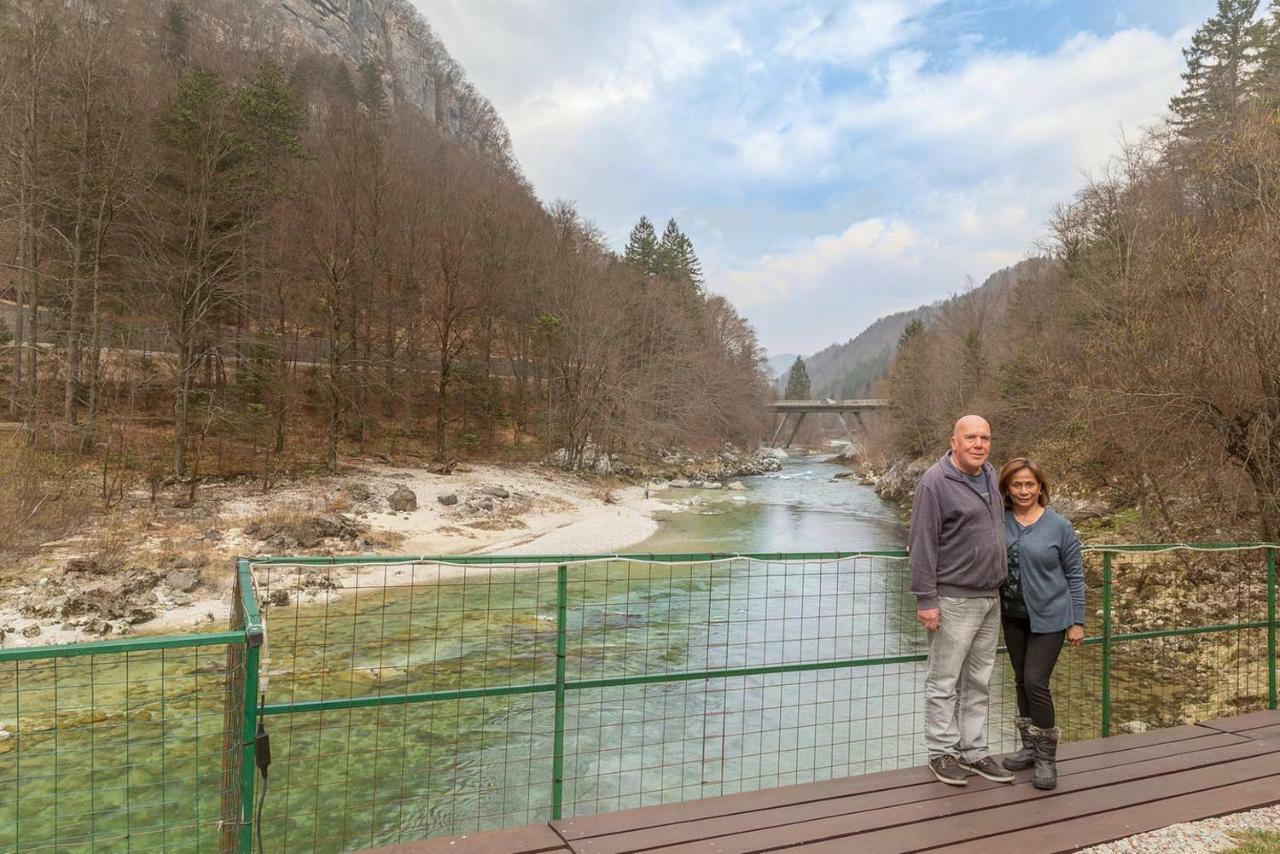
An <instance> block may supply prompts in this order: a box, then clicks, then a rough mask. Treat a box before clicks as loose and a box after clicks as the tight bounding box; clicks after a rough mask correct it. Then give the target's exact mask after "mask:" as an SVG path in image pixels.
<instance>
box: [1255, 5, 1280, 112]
mask: <svg viewBox="0 0 1280 854" xmlns="http://www.w3.org/2000/svg"><path fill="white" fill-rule="evenodd" d="M1260 25H1261V26H1260V32H1261V38H1262V48H1261V50H1260V52H1259V55H1258V65H1259V68H1258V76H1257V81H1258V94H1260V95H1261V96H1262V97H1263V98H1264V99H1265V100H1266V101H1268V102H1269V103H1271V104H1275V103H1276V102H1278V101H1280V0H1271V19H1270V20H1269V21H1268V20H1263V21H1261V22H1260Z"/></svg>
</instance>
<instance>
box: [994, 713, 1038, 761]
mask: <svg viewBox="0 0 1280 854" xmlns="http://www.w3.org/2000/svg"><path fill="white" fill-rule="evenodd" d="M1014 723H1015V724H1016V725H1017V727H1018V738H1019V739H1020V740H1021V741H1022V747H1021V748H1020V749H1018V750H1017V751H1015V752H1013V753H1010V754H1009V755H1008V756H1006V757H1005V758H1004V759H1001V760H1000V764H1001V765H1003V766H1004V767H1005V768H1007V769H1009V770H1010V771H1022V770H1023V769H1025V768H1030V767H1031V766H1032V765H1034V764H1035V756H1036V748H1035V745H1034V744H1032V743H1031V733H1030V732H1029V730H1030V729H1031V718H1018V719H1016V720H1015V721H1014Z"/></svg>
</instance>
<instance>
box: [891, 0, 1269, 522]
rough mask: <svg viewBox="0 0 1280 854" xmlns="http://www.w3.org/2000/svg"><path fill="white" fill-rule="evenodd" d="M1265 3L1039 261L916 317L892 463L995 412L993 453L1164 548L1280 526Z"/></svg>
mask: <svg viewBox="0 0 1280 854" xmlns="http://www.w3.org/2000/svg"><path fill="white" fill-rule="evenodd" d="M1258 6H1259V4H1258V2H1257V0H1252V2H1249V0H1221V2H1220V3H1219V4H1218V13H1217V15H1215V17H1214V18H1213V19H1211V20H1210V21H1208V22H1207V23H1206V24H1205V25H1204V26H1203V27H1201V29H1200V30H1199V31H1198V32H1197V33H1196V34H1195V37H1194V39H1193V41H1192V44H1191V45H1190V46H1189V47H1187V48H1186V49H1185V51H1184V54H1185V56H1186V59H1187V71H1186V73H1185V74H1184V81H1185V85H1184V89H1183V91H1182V92H1181V93H1180V94H1179V95H1178V96H1176V97H1175V98H1174V99H1173V100H1172V103H1171V105H1170V119H1169V121H1168V123H1167V124H1165V125H1164V126H1162V127H1158V128H1154V129H1151V130H1149V131H1148V132H1147V133H1146V134H1145V135H1144V136H1143V137H1142V138H1141V139H1137V140H1133V141H1131V142H1130V143H1129V144H1128V145H1126V146H1125V148H1124V151H1123V153H1122V155H1121V156H1119V157H1118V158H1116V159H1115V161H1114V162H1113V163H1111V164H1110V166H1109V167H1107V168H1106V169H1104V170H1103V171H1102V173H1101V174H1098V175H1096V176H1094V177H1092V178H1091V179H1090V180H1088V181H1087V182H1086V183H1085V185H1084V186H1083V187H1082V188H1081V189H1080V190H1079V192H1078V193H1077V194H1076V196H1075V197H1074V198H1073V199H1071V200H1070V201H1067V202H1065V203H1063V204H1062V205H1061V206H1060V207H1059V208H1058V209H1057V211H1056V212H1055V214H1054V215H1053V217H1052V220H1051V222H1050V224H1049V226H1050V234H1051V239H1050V241H1049V244H1048V245H1047V246H1045V247H1044V248H1043V255H1044V260H1041V259H1035V260H1032V261H1029V262H1027V263H1024V264H1023V265H1020V266H1019V267H1018V268H1015V273H1016V276H1015V279H1016V281H1014V282H1012V283H1011V284H1010V285H1009V286H1008V287H1000V288H982V289H978V290H975V291H971V292H969V293H968V294H965V295H962V296H960V297H957V298H955V299H953V300H951V301H950V302H948V303H947V304H946V305H944V306H943V307H942V308H941V310H940V311H939V313H938V314H937V316H935V317H933V318H932V319H931V320H930V322H929V323H928V324H927V325H926V324H925V323H922V322H920V321H913V322H912V323H910V324H909V325H908V326H907V328H906V330H905V331H904V332H903V333H902V336H901V338H900V340H899V343H898V347H897V353H896V358H895V361H894V364H893V366H892V369H891V378H890V380H889V386H890V393H891V394H892V395H893V396H894V398H895V399H896V400H897V401H898V412H897V418H896V420H895V423H894V425H893V427H892V429H891V430H890V431H889V433H890V435H888V436H886V437H885V439H886V442H887V444H888V445H889V446H890V447H891V448H892V452H893V453H894V454H895V455H897V456H899V457H917V456H920V455H924V454H931V453H935V452H936V451H937V449H938V448H939V447H941V446H942V442H943V439H944V437H945V436H946V435H947V433H948V432H949V429H950V424H951V420H952V419H953V418H954V417H956V415H958V414H960V413H963V412H966V411H976V412H982V413H990V414H991V416H992V422H993V431H994V433H995V435H996V449H995V454H994V455H993V456H994V458H995V459H1004V458H1008V457H1011V456H1015V455H1021V454H1032V455H1036V456H1038V457H1040V458H1042V459H1043V460H1044V461H1045V462H1046V463H1047V464H1048V465H1049V467H1050V470H1051V471H1054V472H1057V473H1059V475H1061V476H1063V477H1065V479H1066V480H1068V481H1073V482H1075V483H1076V484H1077V485H1079V486H1081V487H1084V488H1087V489H1092V490H1098V491H1104V492H1107V493H1109V494H1111V495H1112V496H1113V497H1114V498H1116V499H1117V500H1118V502H1119V503H1120V504H1121V505H1122V506H1130V507H1134V508H1137V509H1138V510H1140V511H1141V517H1142V519H1143V520H1144V522H1145V523H1146V525H1147V526H1148V530H1149V531H1151V532H1152V533H1153V534H1154V535H1155V536H1157V537H1158V538H1160V539H1163V540H1170V541H1172V540H1177V539H1192V538H1194V537H1200V538H1203V539H1217V540H1222V539H1229V538H1231V537H1242V538H1258V537H1261V538H1263V539H1265V540H1269V541H1274V540H1275V539H1276V538H1277V537H1278V536H1280V4H1275V3H1273V4H1272V5H1271V7H1270V9H1269V10H1259V8H1258ZM1262 12H1265V13H1266V14H1260V13H1262Z"/></svg>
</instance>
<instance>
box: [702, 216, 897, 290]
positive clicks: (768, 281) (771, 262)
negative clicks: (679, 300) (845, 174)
mask: <svg viewBox="0 0 1280 854" xmlns="http://www.w3.org/2000/svg"><path fill="white" fill-rule="evenodd" d="M920 244H921V238H920V235H919V234H917V233H916V232H915V231H914V230H913V229H912V228H911V226H909V225H907V224H906V223H904V222H898V221H896V220H884V219H878V218H877V219H866V220H862V221H861V222H855V223H854V224H852V225H850V226H849V227H848V228H846V229H845V230H844V231H843V232H841V233H840V234H835V235H825V236H822V237H816V238H813V239H812V240H810V241H808V242H807V243H806V244H805V245H804V246H801V247H798V248H796V249H793V250H791V251H789V252H783V253H779V254H771V255H765V256H763V257H761V258H760V259H759V260H758V261H757V262H756V263H755V264H753V265H752V267H751V268H750V269H745V270H733V271H730V272H729V273H727V274H726V276H725V286H724V287H723V288H722V290H723V292H724V293H725V294H726V295H728V296H729V297H730V298H731V299H733V300H734V301H735V302H737V303H738V304H739V305H741V306H742V307H743V308H745V309H748V310H749V309H750V308H752V307H755V306H763V305H769V304H774V303H779V302H784V301H786V300H791V299H796V298H797V297H801V296H803V295H805V294H806V293H809V292H812V291H815V290H818V289H819V288H820V287H822V286H823V285H825V284H829V283H830V280H831V279H832V278H833V277H835V276H842V275H845V274H847V273H849V272H850V271H851V269H853V268H854V267H856V266H857V265H859V264H867V263H876V262H880V263H883V262H898V263H902V264H905V265H908V266H911V265H914V264H916V263H918V260H919V257H918V255H916V254H914V253H913V251H912V250H914V249H916V248H918V247H919V245H920Z"/></svg>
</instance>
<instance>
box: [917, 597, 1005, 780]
mask: <svg viewBox="0 0 1280 854" xmlns="http://www.w3.org/2000/svg"><path fill="white" fill-rule="evenodd" d="M939 608H940V610H941V612H942V614H941V621H940V623H939V625H938V628H937V630H936V631H933V632H930V633H929V674H928V676H927V677H925V683H924V746H925V748H926V749H927V750H928V752H929V758H930V759H932V758H934V757H936V756H941V755H942V754H944V753H950V754H951V755H952V756H959V757H960V760H961V761H962V762H976V761H978V760H979V759H981V758H982V757H984V756H986V755H987V705H988V704H987V698H988V694H987V688H988V684H989V683H990V681H991V670H992V668H993V667H994V666H995V663H996V641H997V639H998V638H999V634H1000V597H998V596H983V597H980V598H975V599H959V598H955V597H951V596H942V597H940V598H939Z"/></svg>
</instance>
